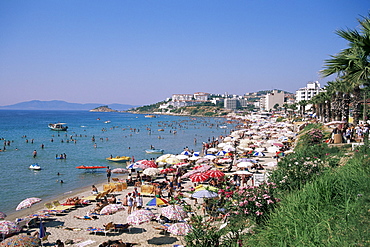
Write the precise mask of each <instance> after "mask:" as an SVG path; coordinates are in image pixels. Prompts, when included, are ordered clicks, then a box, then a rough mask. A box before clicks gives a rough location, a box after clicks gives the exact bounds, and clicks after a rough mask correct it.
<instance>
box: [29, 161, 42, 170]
mask: <svg viewBox="0 0 370 247" xmlns="http://www.w3.org/2000/svg"><path fill="white" fill-rule="evenodd" d="M28 168H29V169H31V170H41V166H39V164H37V163H35V164H32V165H30V166H29V167H28Z"/></svg>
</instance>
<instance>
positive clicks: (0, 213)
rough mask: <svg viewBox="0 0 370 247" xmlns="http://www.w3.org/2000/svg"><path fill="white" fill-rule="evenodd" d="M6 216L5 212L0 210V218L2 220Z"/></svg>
mask: <svg viewBox="0 0 370 247" xmlns="http://www.w3.org/2000/svg"><path fill="white" fill-rule="evenodd" d="M5 218H6V214H5V213H3V212H0V220H3V219H5Z"/></svg>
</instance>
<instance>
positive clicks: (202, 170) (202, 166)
mask: <svg viewBox="0 0 370 247" xmlns="http://www.w3.org/2000/svg"><path fill="white" fill-rule="evenodd" d="M211 168H213V166H210V165H200V166H195V167H194V168H193V169H194V170H197V171H198V172H205V171H208V170H209V169H211Z"/></svg>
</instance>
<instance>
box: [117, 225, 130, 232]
mask: <svg viewBox="0 0 370 247" xmlns="http://www.w3.org/2000/svg"><path fill="white" fill-rule="evenodd" d="M130 226H131V225H130V224H127V223H126V224H113V229H114V231H118V232H121V231H124V230H128V231H129V232H131V231H130Z"/></svg>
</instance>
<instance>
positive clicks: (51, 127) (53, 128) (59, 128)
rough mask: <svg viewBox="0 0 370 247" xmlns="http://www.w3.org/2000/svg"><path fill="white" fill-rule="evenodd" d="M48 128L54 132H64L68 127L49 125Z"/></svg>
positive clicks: (62, 124) (56, 124) (58, 124)
mask: <svg viewBox="0 0 370 247" xmlns="http://www.w3.org/2000/svg"><path fill="white" fill-rule="evenodd" d="M48 126H49V128H50V129H52V130H56V131H66V130H67V129H68V126H66V124H65V123H50V124H49V125H48Z"/></svg>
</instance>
